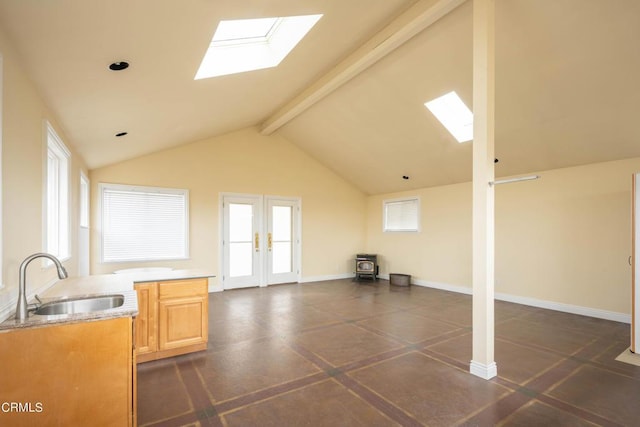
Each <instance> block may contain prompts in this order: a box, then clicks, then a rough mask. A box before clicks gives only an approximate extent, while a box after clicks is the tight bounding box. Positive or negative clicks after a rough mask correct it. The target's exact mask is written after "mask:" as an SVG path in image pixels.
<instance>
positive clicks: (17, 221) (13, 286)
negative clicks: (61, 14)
mask: <svg viewBox="0 0 640 427" xmlns="http://www.w3.org/2000/svg"><path fill="white" fill-rule="evenodd" d="M0 54H1V55H2V57H3V68H4V69H3V82H2V83H3V84H2V86H3V96H2V124H3V128H2V287H1V288H0V318H5V317H6V316H7V315H9V313H10V312H11V311H15V304H16V301H17V294H18V268H19V266H20V263H21V262H22V260H23V259H24V258H26V257H27V256H28V255H30V254H32V253H34V252H41V251H42V250H43V232H44V228H43V214H44V211H43V196H44V194H45V186H44V177H45V176H46V170H45V167H44V158H45V157H44V156H45V155H46V149H47V147H46V134H45V131H44V129H45V128H44V126H43V123H44V120H48V121H49V122H51V123H52V125H53V127H54V128H55V130H56V132H57V133H58V135H59V136H60V137H61V138H62V140H63V141H64V143H65V144H66V146H67V147H68V148H69V149H70V150H71V153H72V157H71V164H70V191H69V194H70V200H71V202H70V210H69V212H70V236H69V237H70V242H71V259H69V260H68V261H66V262H65V263H64V264H65V267H66V268H67V270H68V272H69V274H70V275H75V274H76V272H77V254H78V247H77V241H78V237H77V231H78V192H79V185H80V184H79V179H80V178H79V176H80V170H84V169H85V165H84V162H83V160H82V158H81V157H80V156H79V155H78V154H77V153H76V152H75V151H74V148H73V143H72V141H70V140H69V138H67V137H66V135H65V133H64V130H63V129H62V127H61V126H60V125H59V123H58V122H57V120H56V118H55V116H54V115H53V114H52V113H51V111H50V110H49V109H48V108H47V106H46V104H45V102H44V101H43V99H42V98H41V97H40V94H39V92H38V89H37V88H36V87H35V86H34V85H33V84H32V83H31V81H30V79H29V77H28V75H27V74H26V73H25V71H24V69H23V68H22V65H21V63H20V60H19V57H18V55H17V54H16V52H15V51H14V50H13V46H12V45H11V43H10V42H9V41H8V40H7V38H6V36H5V34H4V33H3V32H2V30H1V29H0ZM41 266H42V264H41V263H39V262H38V261H34V262H32V263H31V264H30V265H29V269H28V274H27V294H28V295H31V294H34V293H36V292H38V291H41V290H42V289H43V288H44V287H46V286H47V285H48V284H50V283H52V281H54V280H56V279H57V276H56V274H55V271H54V270H53V269H51V268H49V269H42V267H41Z"/></svg>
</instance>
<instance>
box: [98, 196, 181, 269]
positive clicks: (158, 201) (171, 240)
mask: <svg viewBox="0 0 640 427" xmlns="http://www.w3.org/2000/svg"><path fill="white" fill-rule="evenodd" d="M100 199H101V210H102V215H101V218H102V225H101V226H102V261H103V262H122V261H153V260H169V259H185V258H188V256H189V253H188V252H189V250H188V248H189V242H188V236H189V191H188V190H180V189H171V188H153V187H137V186H135V187H134V186H126V185H116V184H100Z"/></svg>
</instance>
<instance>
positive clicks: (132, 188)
mask: <svg viewBox="0 0 640 427" xmlns="http://www.w3.org/2000/svg"><path fill="white" fill-rule="evenodd" d="M98 188H99V193H100V196H99V212H100V215H99V220H100V224H99V225H98V228H99V230H100V262H101V263H103V264H109V263H126V262H146V261H171V260H185V259H189V190H186V189H177V188H162V187H146V186H139V185H121V184H110V183H100V184H99V185H98ZM109 190H112V191H123V192H129V193H136V192H139V193H159V194H169V195H182V196H183V197H184V205H185V206H184V227H185V229H184V242H183V243H184V252H183V255H182V256H178V257H149V258H147V257H136V258H117V257H106V256H105V228H106V218H105V206H104V205H105V203H104V197H105V191H109Z"/></svg>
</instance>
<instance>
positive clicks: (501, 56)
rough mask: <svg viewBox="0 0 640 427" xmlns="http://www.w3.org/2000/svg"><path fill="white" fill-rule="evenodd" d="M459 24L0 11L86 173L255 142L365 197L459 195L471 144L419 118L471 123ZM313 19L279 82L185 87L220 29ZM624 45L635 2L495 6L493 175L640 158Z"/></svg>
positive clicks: (636, 87)
mask: <svg viewBox="0 0 640 427" xmlns="http://www.w3.org/2000/svg"><path fill="white" fill-rule="evenodd" d="M442 7H444V9H445V10H443V9H442ZM447 7H448V8H449V9H451V11H449V10H448V9H447ZM472 7H473V5H472V1H471V0H467V1H466V2H465V1H463V0H439V1H437V0H422V1H413V0H271V1H264V0H245V1H234V0H216V1H213V0H185V1H175V0H136V1H131V0H109V1H101V0H47V1H32V0H26V1H25V0H0V27H1V28H2V30H4V32H5V33H6V34H7V36H8V37H9V39H10V40H11V41H12V44H13V45H14V46H15V48H16V50H17V51H18V53H19V55H20V56H21V58H22V62H23V65H24V67H25V71H26V72H27V73H28V74H29V76H30V77H31V79H32V80H33V81H34V82H35V84H36V85H37V87H38V88H39V90H40V92H41V94H42V95H43V96H44V98H45V101H46V102H47V103H48V105H49V106H50V107H51V108H52V109H53V110H54V111H55V113H56V115H57V116H58V118H59V120H60V123H61V126H62V127H63V128H64V129H63V130H64V131H65V133H66V134H67V135H68V136H69V138H70V139H71V140H72V142H73V145H74V147H75V148H76V149H77V150H78V152H79V153H80V154H81V155H82V156H83V158H84V159H85V160H86V162H87V164H88V166H89V167H90V168H96V167H100V166H104V165H107V164H111V163H115V162H119V161H122V160H125V159H129V158H132V157H137V156H140V155H144V154H147V153H150V152H154V151H158V150H163V149H166V148H169V147H172V146H176V145H180V144H185V143H190V142H194V141H197V140H200V139H204V138H207V137H211V136H217V135H221V134H224V133H227V132H230V131H234V130H237V129H240V128H244V127H247V126H257V127H258V128H259V129H261V131H262V132H263V133H266V134H270V133H280V134H281V135H283V136H284V137H286V138H287V139H288V140H290V141H291V142H292V143H294V144H296V145H297V146H299V147H300V148H301V149H303V150H304V151H306V152H307V153H308V154H309V155H311V156H312V157H314V158H316V159H318V160H319V161H321V162H322V163H324V164H325V165H326V166H327V167H329V168H331V169H333V170H334V171H336V173H338V174H340V175H341V176H343V177H344V178H345V179H347V180H349V181H350V182H352V183H353V184H354V185H356V186H358V187H359V188H360V189H361V190H362V191H364V192H366V193H368V194H378V193H385V192H391V191H398V190H404V189H410V188H419V187H428V186H435V185H445V184H451V183H457V182H464V181H469V180H470V179H471V144H472V142H469V143H463V144H459V143H457V142H456V141H455V140H454V139H453V137H452V136H451V135H450V134H449V133H448V132H447V131H446V130H445V129H444V128H443V127H442V126H441V125H440V123H439V122H437V120H436V119H435V118H434V117H433V116H432V115H431V113H430V112H429V111H428V110H427V109H426V108H425V107H424V105H423V104H424V102H426V101H429V100H431V99H433V98H436V97H438V96H440V95H443V94H445V93H447V92H449V91H452V90H455V91H456V92H457V93H458V94H459V95H460V97H461V98H462V99H463V100H464V101H465V102H466V104H467V105H468V106H469V107H471V106H472V83H471V77H472V46H471V43H472V24H471V15H472V10H473V9H472ZM316 13H322V14H323V15H324V16H323V17H322V19H320V21H319V22H318V23H317V24H316V26H315V27H314V28H313V29H312V30H311V31H310V32H309V34H308V35H307V36H306V37H305V38H304V39H303V40H302V41H301V43H300V44H299V45H298V46H297V47H296V48H295V49H294V50H293V52H292V53H291V54H289V56H288V57H287V58H285V60H284V61H283V62H282V63H281V64H280V65H279V66H278V67H276V68H271V69H265V70H258V71H252V72H246V73H241V74H236V75H229V76H221V77H215V78H210V79H203V80H194V79H193V77H194V75H195V73H196V71H197V69H198V66H199V64H200V61H201V60H202V56H203V54H204V52H205V50H206V49H207V47H208V44H209V42H210V40H211V37H212V35H213V32H214V31H215V28H216V26H217V23H218V22H219V21H220V20H223V19H244V18H257V17H271V16H290V15H304V14H316ZM414 33H415V34H414ZM638 40H640V2H638V1H637V0H615V1H611V0H496V157H498V158H499V160H500V162H499V163H498V164H497V166H496V173H497V175H499V176H505V175H516V174H522V173H529V172H532V171H541V170H546V169H553V168H560V167H567V166H573V165H580V164H586V163H593V162H599V161H608V160H616V159H621V158H628V157H638V156H640V127H638V126H637V125H636V124H635V120H638V117H640V79H639V78H638V76H640V49H639V48H638ZM120 60H126V61H129V62H130V63H131V67H130V68H129V69H127V70H125V71H123V72H117V73H116V72H112V71H109V70H108V68H107V67H108V65H109V64H110V63H111V62H114V61H120ZM120 131H127V132H129V134H128V135H127V136H126V137H124V138H116V137H115V136H114V135H115V134H116V133H118V132H120ZM248 154H250V153H248ZM402 175H408V176H410V177H411V179H410V180H403V179H402Z"/></svg>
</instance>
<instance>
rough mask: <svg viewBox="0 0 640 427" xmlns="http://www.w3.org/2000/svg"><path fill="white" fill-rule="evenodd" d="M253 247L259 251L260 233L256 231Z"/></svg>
mask: <svg viewBox="0 0 640 427" xmlns="http://www.w3.org/2000/svg"><path fill="white" fill-rule="evenodd" d="M255 248H256V252H260V235H259V234H258V233H256V237H255Z"/></svg>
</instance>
